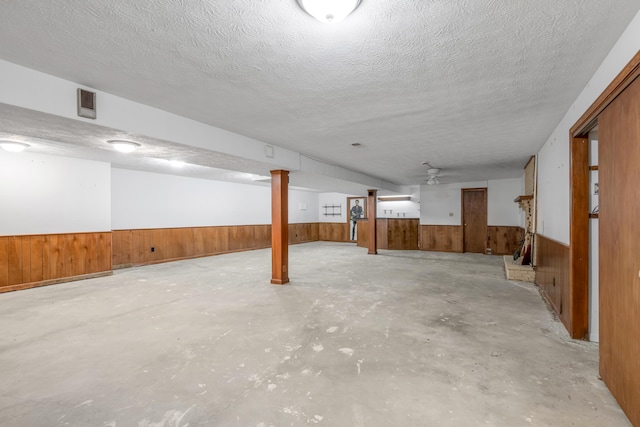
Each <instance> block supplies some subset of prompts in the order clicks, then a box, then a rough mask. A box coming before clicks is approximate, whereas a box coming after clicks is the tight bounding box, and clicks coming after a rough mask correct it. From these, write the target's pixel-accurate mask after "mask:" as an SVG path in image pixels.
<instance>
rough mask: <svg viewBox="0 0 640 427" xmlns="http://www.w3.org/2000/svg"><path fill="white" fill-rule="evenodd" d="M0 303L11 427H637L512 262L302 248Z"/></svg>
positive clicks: (152, 270) (589, 348)
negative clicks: (285, 271)
mask: <svg viewBox="0 0 640 427" xmlns="http://www.w3.org/2000/svg"><path fill="white" fill-rule="evenodd" d="M270 269H271V252H270V250H260V251H252V252H244V253H237V254H228V255H222V256H216V257H209V258H200V259H194V260H187V261H181V262H173V263H168V264H160V265H155V266H146V267H139V268H131V269H126V270H120V271H117V272H116V273H115V274H114V275H113V276H110V277H105V278H99V279H92V280H85V281H81V282H73V283H67V284H62V285H56V286H49V287H44V288H38V289H31V290H27V291H21V292H12V293H7V294H0V332H1V333H0V384H1V385H0V425H2V426H59V425H71V426H112V427H113V426H138V427H151V426H154V427H186V426H190V427H194V426H200V425H204V426H260V427H267V426H289V425H291V426H302V425H315V424H317V425H326V426H358V427H360V426H384V427H389V426H437V427H442V426H456V427H459V426H464V427H466V426H508V427H515V426H531V425H537V426H603V427H605V426H606V427H617V426H630V424H629V422H628V421H627V419H626V418H625V416H624V414H623V413H622V411H621V410H620V408H619V407H618V405H617V403H616V402H615V400H614V399H613V397H612V396H611V394H610V393H609V391H608V390H607V389H606V388H605V386H604V384H603V383H602V382H601V381H599V380H598V378H597V376H598V349H597V346H596V345H595V344H592V343H585V342H578V341H572V340H570V339H569V338H568V336H567V335H566V333H565V332H564V330H563V328H562V327H561V325H560V324H559V323H558V322H557V321H556V320H554V319H553V318H552V316H551V315H550V313H549V312H548V310H547V308H546V306H545V304H544V303H543V301H542V300H541V298H540V295H539V294H538V292H537V290H536V288H535V287H534V286H533V285H532V284H528V283H523V282H510V281H507V280H506V279H504V267H503V264H502V257H499V256H493V257H492V256H485V255H470V254H466V255H461V254H444V253H433V252H418V251H381V254H380V255H378V256H372V255H367V254H366V249H363V248H357V247H355V245H352V244H338V243H327V242H317V243H311V244H304V245H296V246H292V247H291V248H290V271H291V273H290V277H291V284H289V285H285V286H276V285H271V284H269V279H270V277H271V274H270Z"/></svg>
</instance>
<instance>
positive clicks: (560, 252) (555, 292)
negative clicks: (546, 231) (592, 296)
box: [536, 234, 571, 331]
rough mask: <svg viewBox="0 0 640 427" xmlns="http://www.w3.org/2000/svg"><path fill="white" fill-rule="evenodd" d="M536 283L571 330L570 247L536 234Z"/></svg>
mask: <svg viewBox="0 0 640 427" xmlns="http://www.w3.org/2000/svg"><path fill="white" fill-rule="evenodd" d="M536 244H537V245H538V249H537V257H538V258H537V265H536V284H537V285H538V286H540V291H541V292H542V295H543V296H544V297H545V299H546V300H547V301H548V302H549V304H550V305H551V308H552V309H553V311H554V312H555V313H556V314H557V315H558V317H559V318H560V320H561V321H562V323H563V324H564V326H565V327H566V328H567V330H569V331H570V330H571V298H570V294H569V247H568V246H567V245H564V244H562V243H559V242H556V241H555V240H552V239H549V238H546V237H544V236H542V235H540V234H536Z"/></svg>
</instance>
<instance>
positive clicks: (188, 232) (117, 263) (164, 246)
mask: <svg viewBox="0 0 640 427" xmlns="http://www.w3.org/2000/svg"><path fill="white" fill-rule="evenodd" d="M318 234H319V227H318V223H304V224H289V244H296V243H304V242H312V241H316V240H318ZM269 247H271V225H269V224H264V225H238V226H216V227H185V228H152V229H135V230H114V231H113V266H114V268H122V267H128V266H132V265H144V264H154V263H158V262H167V261H174V260H179V259H187V258H195V257H201V256H208V255H217V254H223V253H228V252H238V251H246V250H253V249H264V248H269ZM152 248H153V251H152Z"/></svg>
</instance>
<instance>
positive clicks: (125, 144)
mask: <svg viewBox="0 0 640 427" xmlns="http://www.w3.org/2000/svg"><path fill="white" fill-rule="evenodd" d="M107 142H108V143H109V144H111V145H112V146H113V148H115V149H116V150H118V151H120V152H121V153H131V152H132V151H136V150H137V149H138V148H139V147H140V144H138V143H137V142H133V141H125V140H122V139H110V140H109V141H107Z"/></svg>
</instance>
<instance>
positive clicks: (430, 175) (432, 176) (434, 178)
mask: <svg viewBox="0 0 640 427" xmlns="http://www.w3.org/2000/svg"><path fill="white" fill-rule="evenodd" d="M422 164H423V165H425V166H427V167H428V169H427V185H437V184H440V179H438V175H439V174H440V169H439V168H434V167H433V166H431V165H430V164H429V162H422Z"/></svg>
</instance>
